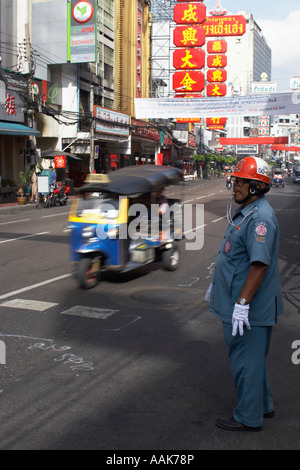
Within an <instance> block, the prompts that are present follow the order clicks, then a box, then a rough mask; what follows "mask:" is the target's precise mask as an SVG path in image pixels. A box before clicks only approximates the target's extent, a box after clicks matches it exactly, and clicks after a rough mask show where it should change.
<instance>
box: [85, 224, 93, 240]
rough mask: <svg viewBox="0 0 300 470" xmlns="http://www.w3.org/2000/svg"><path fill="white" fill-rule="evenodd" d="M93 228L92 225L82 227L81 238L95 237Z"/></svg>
mask: <svg viewBox="0 0 300 470" xmlns="http://www.w3.org/2000/svg"><path fill="white" fill-rule="evenodd" d="M95 233H96V232H95V227H94V226H93V225H91V226H88V227H84V228H83V230H82V237H83V238H92V237H94V236H95Z"/></svg>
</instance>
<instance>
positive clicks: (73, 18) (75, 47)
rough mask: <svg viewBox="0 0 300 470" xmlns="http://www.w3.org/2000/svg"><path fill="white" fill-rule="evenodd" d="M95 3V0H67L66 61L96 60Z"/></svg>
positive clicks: (82, 61)
mask: <svg viewBox="0 0 300 470" xmlns="http://www.w3.org/2000/svg"><path fill="white" fill-rule="evenodd" d="M97 3H98V2H96V1H95V0H90V1H87V0H83V1H78V0H69V1H68V37H67V45H68V61H70V62H71V63H84V62H96V60H97V41H96V39H97Z"/></svg>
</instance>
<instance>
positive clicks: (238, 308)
mask: <svg viewBox="0 0 300 470" xmlns="http://www.w3.org/2000/svg"><path fill="white" fill-rule="evenodd" d="M249 307H250V305H240V304H235V306H234V309H233V314H232V336H236V334H237V331H238V329H239V333H240V336H243V334H244V325H246V327H247V329H248V330H251V326H250V323H249V321H248V315H249Z"/></svg>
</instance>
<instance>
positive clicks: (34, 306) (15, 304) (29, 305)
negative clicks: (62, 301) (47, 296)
mask: <svg viewBox="0 0 300 470" xmlns="http://www.w3.org/2000/svg"><path fill="white" fill-rule="evenodd" d="M56 305H59V304H58V303H54V302H42V301H40V300H27V299H13V300H7V301H6V302H3V303H2V304H0V306H1V307H9V308H21V309H24V310H35V311H37V312H44V311H45V310H47V309H48V308H52V307H55V306H56Z"/></svg>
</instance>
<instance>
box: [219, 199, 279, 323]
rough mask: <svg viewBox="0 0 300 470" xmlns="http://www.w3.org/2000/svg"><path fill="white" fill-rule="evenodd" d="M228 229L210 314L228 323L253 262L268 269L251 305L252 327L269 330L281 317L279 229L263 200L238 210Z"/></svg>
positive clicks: (271, 212) (250, 317)
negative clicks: (266, 327) (259, 263)
mask: <svg viewBox="0 0 300 470" xmlns="http://www.w3.org/2000/svg"><path fill="white" fill-rule="evenodd" d="M233 222H234V224H235V225H237V226H239V228H240V229H238V228H237V227H235V226H232V225H229V227H228V229H227V232H226V235H225V237H224V239H223V242H222V245H221V249H220V252H219V256H218V259H217V264H216V269H215V274H214V280H213V285H212V290H211V297H210V310H211V311H212V312H213V313H214V314H215V315H216V316H217V317H218V318H220V319H221V320H222V321H224V322H225V323H231V321H232V313H233V309H234V305H235V303H236V302H237V300H238V298H239V296H240V293H241V291H242V288H243V286H244V284H245V282H246V279H247V275H248V271H249V268H250V264H251V263H253V262H254V261H260V262H261V263H264V264H266V265H267V266H269V268H268V270H267V271H266V273H265V276H264V278H263V280H262V282H261V284H260V286H259V288H258V290H257V292H256V293H255V295H254V296H253V298H252V300H251V302H250V310H249V322H250V325H252V326H271V325H274V324H275V323H276V322H277V315H280V314H281V313H283V303H282V294H281V285H280V276H279V269H278V247H279V226H278V221H277V218H276V216H275V214H274V211H273V209H272V207H271V206H270V204H269V203H268V201H267V200H266V198H265V197H264V196H262V197H260V198H258V199H257V200H256V201H254V202H252V203H250V204H249V205H248V206H246V207H245V208H244V209H241V208H238V209H237V210H236V212H235V215H234V217H233Z"/></svg>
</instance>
